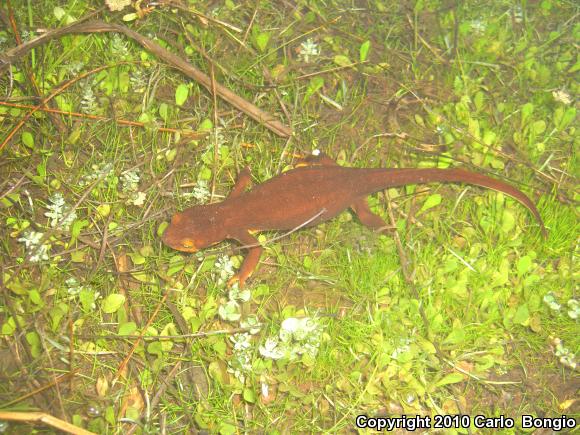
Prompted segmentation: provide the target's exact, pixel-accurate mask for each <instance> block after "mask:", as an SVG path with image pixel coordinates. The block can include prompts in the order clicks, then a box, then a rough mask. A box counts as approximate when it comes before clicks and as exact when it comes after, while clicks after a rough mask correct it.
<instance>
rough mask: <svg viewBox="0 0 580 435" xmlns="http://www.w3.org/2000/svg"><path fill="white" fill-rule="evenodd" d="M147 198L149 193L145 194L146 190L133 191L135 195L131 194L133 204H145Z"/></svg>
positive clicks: (138, 205)
mask: <svg viewBox="0 0 580 435" xmlns="http://www.w3.org/2000/svg"><path fill="white" fill-rule="evenodd" d="M146 198H147V195H146V194H145V192H135V193H133V195H131V204H133V205H135V206H137V207H141V206H143V204H145V199H146Z"/></svg>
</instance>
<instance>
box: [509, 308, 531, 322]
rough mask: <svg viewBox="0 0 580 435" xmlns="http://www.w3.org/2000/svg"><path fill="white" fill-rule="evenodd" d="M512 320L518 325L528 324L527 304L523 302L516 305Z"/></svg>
mask: <svg viewBox="0 0 580 435" xmlns="http://www.w3.org/2000/svg"><path fill="white" fill-rule="evenodd" d="M513 321H514V323H517V324H519V325H522V326H528V324H529V323H530V310H529V309H528V304H523V305H520V306H519V307H518V309H517V311H516V314H515V315H514V319H513Z"/></svg>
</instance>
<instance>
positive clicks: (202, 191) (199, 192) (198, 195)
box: [191, 180, 209, 204]
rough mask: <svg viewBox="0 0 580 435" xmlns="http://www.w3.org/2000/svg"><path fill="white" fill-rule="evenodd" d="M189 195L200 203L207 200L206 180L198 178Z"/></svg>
mask: <svg viewBox="0 0 580 435" xmlns="http://www.w3.org/2000/svg"><path fill="white" fill-rule="evenodd" d="M191 196H193V197H194V198H195V199H196V200H197V201H198V202H199V203H201V204H203V203H205V202H207V200H208V199H209V188H208V186H207V181H205V180H199V181H198V182H197V184H196V185H195V187H194V188H193V191H192V192H191Z"/></svg>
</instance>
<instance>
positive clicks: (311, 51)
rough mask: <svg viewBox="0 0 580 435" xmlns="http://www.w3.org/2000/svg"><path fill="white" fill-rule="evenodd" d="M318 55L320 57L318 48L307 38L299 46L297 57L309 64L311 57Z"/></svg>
mask: <svg viewBox="0 0 580 435" xmlns="http://www.w3.org/2000/svg"><path fill="white" fill-rule="evenodd" d="M318 55H320V48H318V44H317V43H316V42H314V40H313V39H312V38H308V39H307V40H306V41H304V42H303V43H302V44H300V51H299V57H300V58H301V59H302V60H303V61H304V62H306V63H309V62H310V58H311V57H316V56H318Z"/></svg>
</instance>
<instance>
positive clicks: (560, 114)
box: [554, 107, 576, 131]
mask: <svg viewBox="0 0 580 435" xmlns="http://www.w3.org/2000/svg"><path fill="white" fill-rule="evenodd" d="M574 118H576V108H574V107H568V108H567V109H566V111H564V108H562V107H558V108H557V109H556V111H555V112H554V124H555V125H556V129H557V130H558V131H563V130H565V129H566V127H568V125H569V124H570V123H571V122H572V121H573V120H574Z"/></svg>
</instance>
